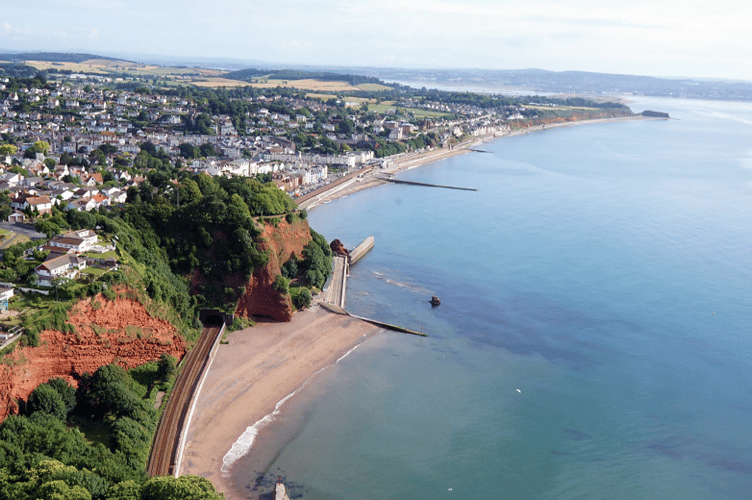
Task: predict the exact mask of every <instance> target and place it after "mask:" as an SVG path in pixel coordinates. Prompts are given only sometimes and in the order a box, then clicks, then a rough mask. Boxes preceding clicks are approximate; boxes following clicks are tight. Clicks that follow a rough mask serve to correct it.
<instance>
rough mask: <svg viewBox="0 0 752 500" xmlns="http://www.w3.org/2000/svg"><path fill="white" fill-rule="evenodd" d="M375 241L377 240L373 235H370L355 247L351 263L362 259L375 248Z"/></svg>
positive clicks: (351, 255) (351, 253)
mask: <svg viewBox="0 0 752 500" xmlns="http://www.w3.org/2000/svg"><path fill="white" fill-rule="evenodd" d="M375 241H376V240H374V238H373V236H369V237H368V238H366V239H364V240H363V241H362V242H361V244H360V245H358V246H357V247H355V250H353V251H352V252H350V265H353V264H355V263H356V262H358V261H359V260H360V259H362V258H363V256H364V255H365V254H367V253H368V252H369V251H370V250H371V249H372V248H373V245H374V244H375Z"/></svg>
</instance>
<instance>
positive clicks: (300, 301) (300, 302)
mask: <svg viewBox="0 0 752 500" xmlns="http://www.w3.org/2000/svg"><path fill="white" fill-rule="evenodd" d="M290 295H291V298H292V305H293V306H295V308H296V309H305V308H307V307H310V306H311V292H310V291H309V290H308V289H307V288H296V289H294V291H293V290H291V291H290Z"/></svg>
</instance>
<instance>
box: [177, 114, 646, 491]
mask: <svg viewBox="0 0 752 500" xmlns="http://www.w3.org/2000/svg"><path fill="white" fill-rule="evenodd" d="M645 119H656V118H647V117H642V116H634V117H619V118H605V119H593V120H580V121H573V122H563V123H557V124H550V125H545V126H536V127H528V128H525V129H520V130H515V131H512V132H509V133H505V134H500V135H497V134H489V135H485V136H478V137H472V138H469V139H467V140H465V141H463V143H461V144H460V145H458V146H455V147H454V148H452V149H448V148H440V149H436V150H433V151H428V152H422V153H415V154H406V155H403V156H401V157H399V158H397V159H395V160H394V163H393V165H391V166H390V167H389V168H385V169H380V170H378V171H377V172H378V173H389V174H394V173H397V172H400V171H403V170H409V169H412V168H416V167H419V166H423V165H426V164H429V163H433V162H435V161H439V160H442V159H445V158H450V157H453V156H457V155H460V154H464V153H468V152H472V151H470V150H469V149H467V148H472V147H477V146H480V145H482V144H484V143H486V142H489V141H491V140H495V139H501V138H504V137H511V136H518V135H524V134H527V133H531V132H537V131H542V130H546V129H549V128H555V127H564V126H576V125H577V126H578V125H587V124H595V123H606V122H614V121H634V120H645ZM383 183H385V181H383V180H380V179H379V178H377V177H375V176H374V175H369V176H365V177H364V178H362V179H360V180H357V181H356V180H352V181H351V182H349V183H347V184H345V185H340V186H337V187H336V188H334V189H331V190H329V191H324V192H323V193H322V196H321V197H319V198H318V199H317V200H316V201H315V202H314V203H312V204H310V205H309V206H308V207H307V208H308V209H309V210H310V209H312V208H314V207H315V206H317V205H319V204H322V203H325V202H327V201H329V200H332V199H337V198H341V197H344V196H347V195H349V194H351V193H354V192H357V191H360V190H363V189H368V188H371V187H376V186H378V185H380V184H383ZM381 331H383V330H382V329H380V328H378V327H376V326H373V325H370V324H368V323H365V322H362V321H360V320H357V319H354V318H350V317H347V316H342V315H338V314H335V313H331V312H328V311H326V310H325V309H324V308H322V307H320V306H319V305H318V304H317V303H315V304H314V305H312V307H311V308H310V309H309V310H307V311H303V312H298V313H296V314H294V315H293V318H292V320H291V322H290V323H258V324H257V325H256V326H255V327H253V328H249V329H245V330H242V331H238V332H234V333H232V334H230V335H229V337H228V338H229V340H230V345H229V346H220V348H219V350H218V352H217V355H216V359H215V360H214V363H213V365H212V368H211V370H210V372H209V374H208V375H207V378H206V381H205V384H204V388H203V391H202V392H201V394H200V395H199V398H198V401H197V406H196V413H195V416H194V422H193V424H192V425H191V428H190V429H189V430H188V434H187V437H186V440H187V446H186V450H185V455H184V460H183V466H182V469H181V470H180V474H195V475H200V476H203V477H205V478H207V479H209V480H210V481H212V483H213V484H214V485H215V487H216V488H217V490H218V491H221V492H223V493H224V494H225V496H226V498H227V499H228V500H232V499H235V498H237V499H240V498H245V495H243V494H242V493H241V491H240V490H241V488H242V487H243V486H244V485H235V484H234V483H233V481H232V479H231V477H230V476H229V474H225V473H224V472H223V468H224V469H225V470H226V467H227V464H226V462H228V461H230V460H231V459H232V456H230V457H229V458H227V457H228V455H237V456H238V457H239V456H240V455H243V454H245V453H247V452H248V449H250V444H252V443H254V442H255V441H254V440H255V439H256V437H258V438H259V440H262V441H263V439H264V436H263V435H258V436H257V433H258V432H259V429H263V427H264V426H266V425H267V424H268V423H270V422H271V421H273V420H274V418H275V415H276V412H277V410H278V409H279V407H280V405H281V404H282V403H283V402H284V401H287V399H289V398H290V397H291V396H293V395H295V394H297V393H298V391H299V390H300V389H302V388H303V387H304V385H305V384H306V382H307V381H308V380H309V379H311V378H312V377H314V376H315V375H316V374H317V373H319V372H320V371H322V370H324V369H326V368H327V367H330V366H332V365H334V364H335V363H336V362H337V361H338V360H339V359H342V358H343V357H344V356H346V355H347V354H348V353H349V352H351V351H352V349H354V348H355V347H357V346H358V345H360V344H361V343H362V342H364V341H365V340H367V339H368V338H370V337H371V336H373V335H375V334H376V333H378V332H381Z"/></svg>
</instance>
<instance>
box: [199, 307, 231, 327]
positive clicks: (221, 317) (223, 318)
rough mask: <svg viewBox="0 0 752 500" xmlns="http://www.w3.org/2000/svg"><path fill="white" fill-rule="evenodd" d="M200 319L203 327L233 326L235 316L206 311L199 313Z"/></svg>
mask: <svg viewBox="0 0 752 500" xmlns="http://www.w3.org/2000/svg"><path fill="white" fill-rule="evenodd" d="M198 319H199V321H201V324H203V325H222V324H226V325H231V324H232V322H233V320H234V319H235V316H234V315H232V314H228V313H226V312H224V311H218V310H216V309H204V310H202V311H201V312H199V313H198Z"/></svg>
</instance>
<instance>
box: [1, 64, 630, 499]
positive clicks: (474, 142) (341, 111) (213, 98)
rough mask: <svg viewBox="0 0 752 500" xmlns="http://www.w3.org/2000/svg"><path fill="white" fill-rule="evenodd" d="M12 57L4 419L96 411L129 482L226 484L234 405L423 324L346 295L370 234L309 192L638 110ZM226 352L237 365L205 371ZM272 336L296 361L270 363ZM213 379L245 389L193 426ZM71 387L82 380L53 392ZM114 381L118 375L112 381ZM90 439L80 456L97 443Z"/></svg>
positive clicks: (5, 98)
mask: <svg viewBox="0 0 752 500" xmlns="http://www.w3.org/2000/svg"><path fill="white" fill-rule="evenodd" d="M6 70H7V72H6V73H5V74H0V219H1V220H0V251H1V252H2V261H1V262H0V341H2V345H0V353H1V355H2V361H3V363H4V367H0V368H2V370H4V371H3V373H4V376H3V377H0V385H1V386H2V389H1V392H0V396H2V400H1V401H0V419H4V421H5V422H16V421H18V422H21V424H19V425H31V426H34V425H37V424H38V422H37V420H38V419H44V418H47V419H52V420H49V421H46V424H45V425H48V426H51V429H52V430H51V431H50V432H52V433H56V434H59V435H61V436H67V437H70V436H73V438H72V439H79V438H80V439H85V440H87V441H86V444H85V445H82V446H84V447H85V448H86V449H87V450H88V449H90V448H91V449H92V450H93V449H94V448H93V447H90V443H95V444H96V446H98V445H99V444H104V441H102V439H103V438H102V437H101V435H99V436H98V435H96V434H94V433H93V432H92V431H91V430H90V429H94V428H99V427H97V426H104V427H103V428H105V429H106V431H105V432H104V434H102V435H104V436H105V437H106V438H107V440H108V441H106V442H107V446H109V448H108V451H107V453H109V454H110V455H107V457H109V458H107V460H110V461H111V465H110V467H111V469H106V470H107V471H106V472H104V473H103V474H104V475H103V476H102V477H105V478H106V479H103V480H104V481H107V484H111V485H112V487H113V488H116V487H119V486H120V485H121V484H122V483H121V481H122V478H123V477H130V476H128V475H129V474H130V475H133V477H137V478H140V479H139V480H140V481H144V471H146V474H148V475H149V476H152V479H149V480H146V481H145V482H144V486H143V487H144V488H147V489H148V488H149V487H150V485H152V484H156V483H154V481H155V480H158V479H160V478H165V477H169V476H167V475H172V476H174V478H175V481H176V483H174V485H175V484H182V483H180V481H185V482H189V481H199V480H200V481H203V482H202V483H201V484H203V485H204V487H206V488H208V490H207V491H209V492H210V493H211V491H213V486H211V483H209V481H212V482H213V483H215V484H218V485H221V486H220V487H221V489H222V490H224V491H229V490H230V489H231V486H229V485H227V483H226V482H225V479H224V475H223V474H219V472H220V471H224V467H225V466H226V465H227V464H228V463H230V464H231V463H232V462H233V461H234V460H237V458H238V456H235V455H232V453H229V454H228V455H225V454H226V453H228V452H227V450H228V449H230V448H232V449H235V448H236V446H235V445H234V444H233V442H232V439H235V438H236V437H237V435H239V434H240V433H241V432H242V430H241V427H242V426H243V425H244V424H243V422H242V421H240V420H237V419H235V420H233V418H235V417H234V416H239V415H241V414H247V416H250V417H253V418H257V419H258V420H259V421H265V420H264V419H265V418H266V417H265V415H266V414H268V412H269V411H270V408H274V405H275V404H276V402H278V401H280V400H281V399H282V398H284V397H285V395H286V394H292V393H294V392H295V391H297V388H299V387H301V385H303V384H304V383H305V382H306V380H308V378H309V377H311V376H312V374H314V373H318V371H320V370H321V369H322V368H323V367H325V366H329V365H331V364H332V363H336V362H337V361H338V360H339V359H341V358H342V357H344V356H346V355H347V353H349V352H350V351H351V350H352V349H354V348H355V347H356V346H357V345H359V344H360V343H361V342H363V341H364V339H367V338H369V337H371V336H373V335H375V334H377V333H378V332H379V331H381V330H382V329H383V328H390V329H396V330H398V331H401V332H403V333H412V334H415V335H420V336H423V335H425V334H424V333H423V332H422V329H421V331H420V332H418V331H417V330H416V331H413V330H410V329H408V328H406V327H402V326H395V325H391V324H387V323H383V322H380V321H378V320H373V319H368V318H365V317H362V316H357V315H351V314H350V313H349V312H348V311H347V310H346V309H345V283H346V276H347V268H348V267H347V266H348V263H349V262H350V257H352V255H357V254H358V250H357V249H356V251H354V252H353V254H352V255H350V256H348V251H347V250H346V249H344V247H343V246H342V244H341V242H339V247H341V248H339V247H337V246H336V245H335V243H336V242H338V240H334V241H333V242H331V243H329V242H328V241H327V240H326V238H324V237H323V236H322V235H320V234H318V233H316V231H315V230H314V229H313V228H311V227H310V226H309V224H308V220H307V216H308V209H310V208H313V207H315V206H316V205H317V204H318V203H322V202H324V200H327V199H331V198H333V197H337V196H344V195H346V194H347V193H350V192H353V191H357V190H360V189H365V188H368V187H371V186H375V185H378V184H380V183H383V182H387V181H390V182H405V181H401V180H399V179H393V178H391V176H392V175H393V174H394V173H396V172H397V171H399V170H402V169H406V168H412V167H415V166H419V165H422V164H425V163H429V162H432V161H437V160H440V159H444V158H448V157H450V156H454V155H458V154H462V153H467V152H476V151H480V152H483V150H481V149H477V148H479V147H481V145H482V143H483V142H484V141H486V140H490V139H492V138H496V137H500V136H504V135H516V134H521V133H526V132H532V131H539V130H543V129H545V128H547V127H556V126H563V125H568V124H571V123H574V122H598V121H602V120H614V119H616V120H624V119H626V120H631V119H637V118H640V117H639V116H637V115H634V114H633V113H632V112H631V110H629V108H627V107H626V106H624V105H622V104H620V103H618V102H609V101H603V100H601V101H597V102H596V101H590V100H586V99H581V98H567V97H561V98H559V97H555V98H554V97H537V96H528V97H524V98H511V97H505V96H500V95H499V96H483V95H479V94H470V93H453V92H441V91H435V90H426V89H422V90H416V89H410V88H406V87H402V86H399V85H395V86H394V87H389V86H387V85H383V84H382V83H375V82H366V83H364V84H359V85H360V86H358V85H350V86H349V87H348V90H347V91H344V90H337V91H324V90H321V89H301V88H297V87H290V86H289V85H286V84H287V82H286V81H281V82H280V83H281V85H278V86H275V87H268V86H267V87H258V86H253V84H248V85H244V84H243V82H242V81H240V80H238V81H237V82H235V83H236V85H235V86H234V87H227V86H225V87H218V88H202V87H200V86H196V85H193V84H189V83H185V84H183V83H181V82H180V81H178V80H175V79H171V78H159V77H154V76H152V77H145V76H127V75H120V76H116V75H110V76H102V75H101V74H90V73H89V74H87V73H76V72H70V71H67V72H65V71H62V72H61V71H55V70H52V71H44V72H42V71H37V69H36V68H32V69H29V67H22V68H18V67H17V66H16V67H14V66H11V67H7V68H6ZM343 78H348V77H346V76H345V77H343ZM253 79H254V80H255V79H257V78H256V77H254V78H253ZM351 79H352V78H351ZM354 80H357V78H355V79H354ZM340 84H341V85H343V86H344V83H340ZM262 85H265V84H262ZM299 85H302V84H299ZM309 85H311V86H313V87H316V86H320V85H323V83H322V82H321V81H314V82H313V83H312V84H309ZM414 184H416V185H422V186H429V185H428V184H423V183H414ZM434 187H443V188H451V189H463V190H466V191H475V189H474V188H462V187H457V186H438V185H435V186H434ZM363 245H364V246H363V248H371V247H373V245H374V240H373V238H367V239H366V240H365V241H364V243H363ZM365 251H366V250H361V253H362V252H365ZM355 260H357V257H352V261H353V262H354V261H355ZM333 269H334V273H333V272H332V270H333ZM330 276H333V277H332V278H331V279H329V278H330ZM434 299H436V298H435V297H434ZM426 300H427V299H426ZM436 302H438V299H436ZM257 320H258V321H259V323H258V324H256V325H255V326H254V327H253V328H252V329H251V328H250V327H251V326H253V325H254V322H255V321H257ZM235 332H238V333H235ZM243 332H245V333H246V335H243ZM249 332H252V333H253V334H252V335H248V333H249ZM230 333H233V336H232V340H230V339H225V337H226V336H227V335H228V334H230ZM270 339H273V341H272V342H270V341H269V340H270ZM301 339H304V340H302V341H301ZM230 342H232V343H233V348H232V349H225V350H222V352H221V354H217V350H218V348H219V346H220V345H221V344H226V343H230ZM249 353H253V355H252V356H251V358H249V357H248V356H249ZM215 354H217V355H218V356H219V358H220V362H219V364H220V366H221V368H219V369H215V370H212V371H211V373H210V370H209V366H211V363H212V360H213V359H214V357H215ZM228 356H231V357H230V358H228ZM232 356H236V357H234V358H233V357H232ZM273 358H274V359H278V360H280V361H279V362H276V363H275V365H274V368H269V367H268V364H267V363H266V362H265V360H268V359H273ZM249 359H250V361H249ZM178 362H179V365H178ZM248 363H251V365H253V367H251V366H248ZM176 365H178V366H179V370H180V376H177V368H176ZM262 366H263V367H266V368H259V367H262ZM17 367H21V368H20V369H16V368H17ZM254 367H256V368H254ZM236 369H237V370H240V371H242V372H247V373H253V370H260V371H258V376H259V377H260V378H259V379H258V380H260V381H261V382H262V383H259V384H254V385H253V387H247V386H243V387H240V386H237V387H236V386H235V385H234V384H233V385H232V387H228V386H227V385H226V384H228V383H231V382H232V381H233V380H234V378H233V377H227V376H226V373H227V371H228V370H236ZM139 374H140V375H139ZM118 380H119V381H118ZM272 380H274V381H275V382H274V387H268V386H267V385H265V384H267V383H270V381H272ZM204 381H206V384H207V386H208V387H209V390H208V391H207V392H209V393H212V394H215V395H221V397H227V398H232V399H233V403H232V404H228V408H230V407H231V406H232V405H240V406H242V407H243V410H242V411H235V410H233V411H228V412H225V413H224V414H223V415H221V416H216V418H218V419H221V421H220V420H217V421H216V422H215V424H216V425H214V424H213V425H209V423H208V421H207V420H206V419H209V420H212V419H213V418H215V416H214V414H213V413H212V412H211V411H200V412H199V413H200V414H199V415H197V416H196V419H197V422H196V425H195V426H191V425H190V418H191V415H192V413H193V410H192V409H191V408H194V407H195V406H196V405H199V406H200V405H203V404H204V403H203V402H202V400H200V398H199V393H200V387H201V386H202V385H203V384H204ZM173 384H174V385H173ZM97 387H99V388H97ZM50 391H53V392H54V394H52V395H50V394H48V395H46V396H45V395H44V394H45V392H47V393H49V392H50ZM71 391H72V392H71ZM237 391H240V392H237ZM230 392H232V394H230ZM73 393H75V394H76V395H75V397H74V399H75V398H79V399H80V400H81V402H79V403H77V402H76V401H71V402H70V403H65V404H64V403H63V402H62V401H58V400H59V399H60V398H63V397H67V398H69V399H70V397H72V396H71V394H73ZM110 393H111V394H117V395H118V397H117V398H115V399H111V398H109V396H108V397H107V398H100V397H99V396H97V394H110ZM66 395H67V396H66ZM40 398H41V399H40ZM45 398H47V399H45ZM49 398H52V402H51V403H50V402H49V400H48V399H49ZM165 399H166V401H167V404H166V405H164V407H162V406H161V402H162V401H163V400H165ZM41 401H44V402H41ZM49 405H52V406H51V407H50V406H49ZM50 412H52V413H50ZM248 412H250V413H248ZM35 415H37V416H35ZM39 415H41V416H39ZM31 417H33V418H31ZM35 419H36V420H35ZM227 419H229V420H227ZM68 425H71V426H72V427H73V428H80V429H83V431H82V433H79V434H71V433H70V432H69V431H68V429H69V428H68V427H67V426H68ZM158 426H159V427H158ZM6 427H7V426H6ZM2 429H3V427H0V430H2ZM165 429H166V430H165ZM197 429H212V432H213V431H214V430H217V429H220V430H223V431H222V434H221V435H217V436H214V435H207V434H202V433H196V430H197ZM163 430H165V431H164V432H163ZM35 432H38V431H32V433H35ZM109 436H113V437H112V438H110V437H109ZM6 439H7V436H6ZM242 441H243V438H242V436H241V438H240V440H239V442H240V443H241V445H242V446H245V445H244V444H242ZM196 447H203V448H205V449H209V448H211V450H210V452H209V453H208V454H207V458H206V461H205V462H204V463H206V464H210V465H209V467H210V470H203V469H202V470H195V467H196V465H195V463H194V460H193V458H192V457H195V456H196V454H197V452H196V451H195V450H196V449H197V448H196ZM93 453H94V452H92V455H91V456H88V458H84V459H82V460H84V461H82V462H80V463H81V464H82V466H85V467H88V468H94V467H95V465H94V464H98V463H99V461H100V457H99V455H96V457H95V456H94V454H93ZM96 453H100V451H96ZM184 453H185V457H186V460H185V461H183V456H184V455H183V454H184ZM200 454H204V453H203V452H201V453H200ZM223 457H224V458H223ZM228 457H229V458H228ZM202 467H203V466H202ZM194 473H195V474H196V475H195V476H194V475H192V474H194ZM198 476H201V477H200V478H199V477H198ZM202 498H203V497H202ZM206 498H214V497H213V496H211V495H210V496H207V497H206Z"/></svg>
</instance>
